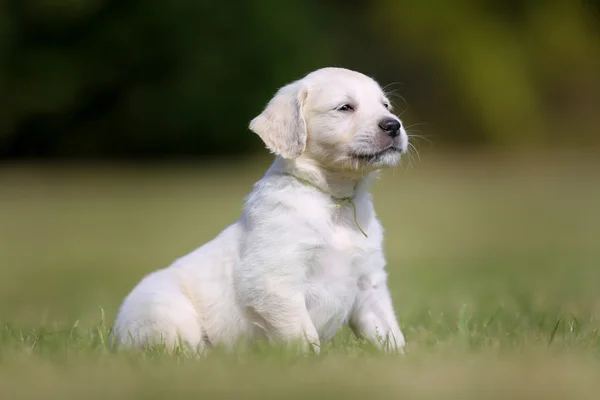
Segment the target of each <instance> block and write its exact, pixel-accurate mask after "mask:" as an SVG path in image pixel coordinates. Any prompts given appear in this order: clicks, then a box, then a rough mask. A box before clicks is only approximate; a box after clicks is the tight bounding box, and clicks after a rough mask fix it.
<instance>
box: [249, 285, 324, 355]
mask: <svg viewBox="0 0 600 400" xmlns="http://www.w3.org/2000/svg"><path fill="white" fill-rule="evenodd" d="M259 297H260V299H261V300H260V301H259V302H252V303H253V305H252V306H249V307H248V308H247V309H248V310H249V311H250V314H251V315H250V318H251V320H252V322H253V323H254V324H255V325H256V326H258V327H260V329H261V330H262V331H263V332H264V334H265V335H266V336H267V337H268V339H269V340H270V341H272V342H283V343H287V344H300V346H301V350H302V351H303V352H304V353H306V352H308V351H310V350H312V351H314V352H315V353H319V351H320V342H319V335H318V333H317V330H316V328H315V326H314V324H313V322H312V320H311V319H310V315H309V314H308V311H307V310H306V305H305V302H304V296H303V295H302V294H301V293H297V294H295V295H292V296H290V295H287V296H286V295H285V294H283V295H279V294H278V293H275V292H263V293H261V295H260V296H259Z"/></svg>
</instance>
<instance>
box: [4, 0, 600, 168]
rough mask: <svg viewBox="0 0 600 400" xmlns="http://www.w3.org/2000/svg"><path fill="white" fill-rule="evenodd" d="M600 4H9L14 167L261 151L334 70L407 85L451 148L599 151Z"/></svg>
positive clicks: (402, 88) (7, 139) (417, 111)
mask: <svg viewBox="0 0 600 400" xmlns="http://www.w3.org/2000/svg"><path fill="white" fill-rule="evenodd" d="M599 4H600V1H598V0H594V1H588V2H585V3H584V2H583V0H582V1H575V0H573V1H560V0H556V1H537V0H523V1H500V0H482V1H474V0H456V1H454V2H438V1H434V0H373V1H367V0H346V1H341V0H330V1H328V2H319V1H318V0H307V1H304V2H275V1H270V0H260V1H256V2H238V3H233V2H215V1H209V0H173V1H171V2H164V1H158V0H7V1H4V2H0V102H1V104H2V107H0V157H23V156H29V157H168V156H174V155H177V156H208V155H223V154H239V153H244V152H253V151H255V150H257V149H260V148H262V144H261V143H260V141H259V140H257V138H255V137H254V136H253V135H252V134H250V133H249V131H248V129H247V124H248V122H249V121H250V119H251V118H252V117H254V116H255V115H256V113H258V112H260V110H261V108H262V107H263V106H264V104H265V103H266V102H267V101H268V100H269V98H270V97H271V95H272V94H273V93H274V91H275V90H276V89H277V87H279V86H281V85H282V84H284V83H287V82H289V81H290V80H292V79H295V78H298V77H300V76H301V75H303V74H305V73H306V72H309V71H310V70H313V69H316V68H319V67H322V66H326V65H339V66H346V67H349V68H354V69H357V70H360V71H363V72H365V73H367V74H369V75H371V76H374V77H375V78H376V79H378V80H379V81H380V82H381V83H388V82H392V83H394V84H392V85H390V86H389V87H388V88H387V90H388V91H391V92H398V93H399V94H401V95H402V96H404V97H405V98H406V99H407V100H408V104H406V103H404V102H403V101H402V100H401V99H399V98H398V100H399V101H398V103H399V104H397V106H398V107H397V108H398V109H399V110H400V111H401V112H404V111H406V108H407V107H408V105H411V107H410V109H408V111H406V114H404V115H405V117H406V119H407V121H408V123H409V125H410V123H411V122H422V121H423V122H429V123H431V125H430V127H429V128H428V129H426V130H427V131H428V132H427V133H433V134H434V135H435V138H434V140H435V141H436V143H437V142H440V141H443V140H445V141H447V142H451V143H453V144H455V143H460V142H462V143H478V144H488V145H502V146H506V145H522V144H528V143H529V144H536V145H539V144H540V143H543V144H546V143H552V142H553V141H555V140H556V139H557V138H559V136H558V135H563V134H564V132H565V131H568V132H570V135H571V136H570V139H569V140H570V141H577V140H578V141H587V142H589V143H592V142H595V143H598V142H599V141H600V139H599V137H600V135H593V134H591V133H594V132H597V125H598V114H597V110H598V109H599V108H600V30H599V28H600V26H599V24H598V14H599V11H598V10H599V9H600V7H599ZM399 80H401V81H402V82H403V83H402V84H400V83H396V82H397V81H399ZM571 132H573V133H571ZM577 132H579V134H578V135H577V134H576V133H577ZM560 137H562V136H560Z"/></svg>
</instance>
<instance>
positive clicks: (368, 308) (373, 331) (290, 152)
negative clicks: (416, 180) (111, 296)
mask: <svg viewBox="0 0 600 400" xmlns="http://www.w3.org/2000/svg"><path fill="white" fill-rule="evenodd" d="M250 130H251V131H253V132H254V133H256V134H257V135H258V136H259V137H260V138H261V139H262V140H263V141H264V143H265V144H266V147H267V148H268V149H270V150H271V151H272V152H273V153H275V155H276V157H275V161H274V162H273V164H272V165H271V167H270V168H269V170H268V171H267V172H266V174H265V175H264V177H263V178H262V179H261V180H259V181H258V182H257V183H256V184H255V185H254V189H253V190H252V192H251V193H250V195H249V196H248V197H247V199H246V204H245V207H244V212H243V214H242V216H241V218H240V219H239V220H238V221H237V222H235V223H234V224H232V225H230V226H229V227H227V228H226V229H225V230H223V231H222V232H221V233H220V234H219V235H218V236H217V237H216V238H214V239H213V240H212V241H210V242H208V243H206V244H204V245H203V246H201V247H200V248H198V249H196V250H195V251H193V252H191V253H190V254H188V255H186V256H184V257H182V258H180V259H178V260H176V261H175V262H174V263H173V264H172V265H171V266H170V267H168V268H166V269H162V270H158V271H156V272H153V273H151V274H150V275H148V276H146V277H145V278H144V279H143V280H142V281H141V282H140V283H139V284H138V285H137V286H136V287H135V288H134V289H133V291H132V292H131V293H130V294H129V295H128V296H127V297H126V298H125V300H124V302H123V304H122V306H121V307H120V310H119V312H118V316H117V319H116V322H115V325H114V328H113V330H112V332H111V336H110V340H111V343H112V344H113V345H115V346H117V347H129V348H140V347H144V346H146V345H152V344H156V343H163V344H165V345H166V346H167V348H169V349H173V348H174V347H175V346H177V345H182V346H184V347H186V348H192V349H194V350H197V351H200V352H203V351H205V350H206V349H207V348H208V347H211V346H214V345H221V346H223V345H224V346H225V347H232V346H233V345H234V344H236V343H238V342H240V341H241V340H245V341H247V340H258V339H266V340H268V341H269V342H271V343H287V344H299V345H300V346H301V348H302V350H303V351H310V350H311V349H312V350H314V351H315V352H318V351H319V346H320V343H321V342H324V341H327V340H330V339H331V338H332V337H333V336H334V335H335V334H336V332H338V330H339V329H340V328H341V327H342V326H343V325H344V324H349V325H350V327H351V328H352V330H353V331H354V333H355V334H356V335H357V336H359V337H363V338H366V339H368V340H370V341H372V342H373V343H375V344H376V345H377V346H380V347H381V348H383V349H385V350H389V351H402V349H403V347H404V343H405V342H404V337H403V335H402V332H401V330H400V327H399V325H398V322H397V320H396V316H395V313H394V309H393V306H392V301H391V298H390V293H389V291H388V288H387V284H386V272H385V264H386V261H385V258H384V254H383V251H382V240H383V229H382V227H381V224H380V223H379V221H378V220H377V218H376V216H375V212H374V209H373V204H372V202H371V196H370V193H369V191H368V190H369V186H370V184H371V182H372V181H373V179H374V178H375V174H376V172H377V171H378V170H380V169H382V168H386V167H391V166H395V165H396V164H398V163H399V161H400V158H401V154H402V153H403V152H405V151H406V149H407V146H408V138H407V135H406V132H405V130H404V128H403V127H402V124H401V122H400V120H399V119H398V117H396V116H395V115H393V114H392V112H391V105H390V102H389V100H388V99H387V98H386V96H385V94H384V93H383V91H382V89H381V88H380V86H379V85H378V84H377V83H376V82H375V81H374V80H373V79H371V78H369V77H367V76H365V75H363V74H360V73H358V72H354V71H351V70H347V69H342V68H323V69H320V70H317V71H315V72H312V73H310V74H308V75H307V76H305V77H304V78H303V79H300V80H297V81H295V82H293V83H290V84H288V85H286V86H284V87H282V88H281V89H280V90H279V91H278V92H277V93H276V94H275V96H274V98H273V99H272V100H271V101H270V102H269V103H268V104H267V106H266V108H265V109H264V111H263V112H262V113H261V114H260V115H258V116H257V117H256V118H254V119H253V120H252V121H251V122H250Z"/></svg>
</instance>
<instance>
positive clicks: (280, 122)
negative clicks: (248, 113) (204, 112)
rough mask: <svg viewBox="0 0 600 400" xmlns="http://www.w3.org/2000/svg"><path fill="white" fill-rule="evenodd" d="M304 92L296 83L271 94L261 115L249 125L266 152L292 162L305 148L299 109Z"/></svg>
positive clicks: (303, 130) (301, 115)
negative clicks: (262, 143)
mask: <svg viewBox="0 0 600 400" xmlns="http://www.w3.org/2000/svg"><path fill="white" fill-rule="evenodd" d="M306 95H307V90H306V88H305V87H304V86H303V85H302V83H301V82H300V81H296V82H293V83H290V84H288V85H286V86H284V87H282V88H281V89H279V91H278V92H277V93H276V94H275V96H274V97H273V99H271V101H270V102H269V103H268V104H267V106H266V107H265V109H264V110H263V112H262V113H261V114H260V115H259V116H257V117H256V118H254V119H253V120H252V121H251V122H250V130H251V131H252V132H254V133H256V134H257V135H258V136H260V138H261V139H262V141H263V142H265V144H266V145H267V148H268V149H269V150H271V151H272V152H273V153H275V154H277V155H279V156H281V157H283V158H288V159H289V158H295V157H298V156H299V155H300V154H302V153H303V152H304V149H305V148H306V135H307V133H306V121H305V120H304V115H303V112H302V106H303V105H304V100H305V99H306Z"/></svg>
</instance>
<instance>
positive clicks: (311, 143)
mask: <svg viewBox="0 0 600 400" xmlns="http://www.w3.org/2000/svg"><path fill="white" fill-rule="evenodd" d="M250 129H251V130H252V131H253V132H255V133H256V134H258V135H259V136H260V137H261V139H262V140H263V141H264V142H265V144H266V145H267V147H268V148H269V149H270V150H271V151H272V152H274V153H275V154H277V155H279V156H281V157H283V158H287V159H292V158H296V157H307V158H310V159H312V160H314V161H316V162H318V163H319V164H321V165H322V166H324V167H327V168H329V169H335V170H365V169H366V170H374V169H379V168H382V167H388V166H393V165H396V164H397V163H398V162H399V161H400V156H401V153H403V152H404V151H406V147H407V146H408V138H407V135H406V132H405V130H404V128H403V127H402V124H401V122H400V119H399V118H398V117H397V116H395V115H394V114H392V111H391V104H390V102H389V100H388V99H387V97H386V96H385V94H384V93H383V90H382V89H381V87H380V86H379V85H378V84H377V82H375V81H374V80H373V79H371V78H369V77H367V76H365V75H363V74H360V73H358V72H354V71H350V70H347V69H342V68H323V69H319V70H317V71H315V72H312V73H310V74H308V75H307V76H306V77H304V78H303V79H300V80H298V81H295V82H292V83H290V84H288V85H286V86H284V87H283V88H281V89H279V91H278V92H277V93H276V94H275V97H273V99H272V100H271V101H270V102H269V103H268V104H267V106H266V108H265V109H264V111H263V112H262V113H261V114H260V115H259V116H257V117H256V118H254V119H253V120H252V121H251V122H250Z"/></svg>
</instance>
